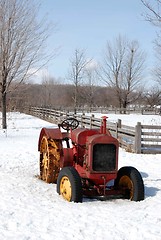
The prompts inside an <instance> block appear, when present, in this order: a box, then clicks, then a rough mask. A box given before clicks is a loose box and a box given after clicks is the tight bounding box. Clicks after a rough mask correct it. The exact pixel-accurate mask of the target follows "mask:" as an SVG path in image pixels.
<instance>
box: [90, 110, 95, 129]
mask: <svg viewBox="0 0 161 240" xmlns="http://www.w3.org/2000/svg"><path fill="white" fill-rule="evenodd" d="M93 118H94V114H92V115H91V117H90V129H92V125H93Z"/></svg>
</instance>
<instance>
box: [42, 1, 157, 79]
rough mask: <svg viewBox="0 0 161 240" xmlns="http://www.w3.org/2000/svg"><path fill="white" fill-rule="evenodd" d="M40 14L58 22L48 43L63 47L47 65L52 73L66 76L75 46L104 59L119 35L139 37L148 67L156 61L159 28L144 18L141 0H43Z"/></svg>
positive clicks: (132, 37)
mask: <svg viewBox="0 0 161 240" xmlns="http://www.w3.org/2000/svg"><path fill="white" fill-rule="evenodd" d="M41 2H42V9H41V14H42V15H44V14H47V16H48V19H49V20H50V21H52V22H53V23H56V24H57V29H58V30H57V32H54V33H53V36H52V41H51V42H50V44H49V46H53V47H60V50H59V55H58V56H57V57H56V59H55V60H53V61H52V62H51V63H50V65H49V66H48V71H49V74H51V75H52V76H55V77H56V78H58V77H61V78H65V76H66V75H67V72H68V70H69V59H70V58H71V57H72V56H73V53H74V50H75V49H76V48H79V49H86V56H87V57H89V58H94V59H95V60H96V61H99V60H100V59H101V55H102V51H103V49H104V48H105V45H106V42H107V41H108V40H110V41H111V40H113V39H114V38H116V37H117V36H118V35H119V34H121V35H123V36H126V37H127V38H128V39H130V40H138V41H139V43H140V47H141V48H142V49H143V50H145V51H146V52H147V66H148V67H149V68H150V67H151V66H152V65H153V62H154V52H153V41H154V39H155V36H156V29H155V28H154V27H153V26H151V25H150V24H149V23H148V22H146V21H145V20H144V17H143V16H142V14H143V13H145V10H146V9H145V7H144V6H143V5H142V3H141V1H140V0H41Z"/></svg>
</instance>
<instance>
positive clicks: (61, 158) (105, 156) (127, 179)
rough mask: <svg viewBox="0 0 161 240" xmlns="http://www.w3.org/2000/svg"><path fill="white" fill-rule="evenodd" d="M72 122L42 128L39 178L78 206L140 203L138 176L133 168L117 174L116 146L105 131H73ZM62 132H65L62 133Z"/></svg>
mask: <svg viewBox="0 0 161 240" xmlns="http://www.w3.org/2000/svg"><path fill="white" fill-rule="evenodd" d="M78 125H79V122H78V121H77V120H76V119H74V118H69V119H66V120H64V121H63V122H62V123H61V124H58V128H43V129H42V130H41V133H40V137H39V144H38V149H39V151H40V178H41V179H42V180H44V181H45V182H47V183H57V192H58V194H60V195H62V196H63V197H64V198H65V199H66V200H67V201H74V202H82V199H83V196H88V197H96V196H100V197H121V198H126V199H130V200H133V201H140V200H143V199H144V184H143V180H142V177H141V174H140V173H139V172H138V170H137V169H136V168H134V167H129V166H127V167H122V168H121V169H119V170H118V150H119V142H118V140H117V139H116V138H114V137H112V136H111V134H110V132H109V131H108V129H107V128H106V117H103V118H102V124H101V127H100V129H86V128H77V127H78ZM63 129H64V130H65V131H63Z"/></svg>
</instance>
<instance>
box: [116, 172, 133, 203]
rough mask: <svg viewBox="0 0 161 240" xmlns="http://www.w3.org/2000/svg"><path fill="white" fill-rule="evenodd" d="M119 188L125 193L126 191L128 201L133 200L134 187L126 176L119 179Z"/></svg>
mask: <svg viewBox="0 0 161 240" xmlns="http://www.w3.org/2000/svg"><path fill="white" fill-rule="evenodd" d="M119 187H121V189H123V190H125V192H127V191H128V194H129V199H130V200H131V199H132V198H133V193H134V186H133V182H132V181H131V179H130V178H129V177H128V176H122V177H121V178H120V181H119Z"/></svg>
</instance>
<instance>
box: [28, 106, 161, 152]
mask: <svg viewBox="0 0 161 240" xmlns="http://www.w3.org/2000/svg"><path fill="white" fill-rule="evenodd" d="M25 112H26V113H28V114H30V115H33V116H36V117H38V118H41V119H43V120H46V121H49V122H52V123H54V124H58V123H61V121H63V120H64V119H66V118H68V117H74V118H76V119H77V120H78V121H79V122H80V127H87V128H99V127H100V124H101V118H95V116H94V115H91V116H87V115H85V114H84V113H83V114H74V113H70V112H65V111H58V110H54V109H48V108H40V107H31V108H30V109H27V110H26V111H25ZM107 127H108V129H109V130H110V132H111V134H112V136H114V137H116V138H117V139H118V140H119V142H120V146H121V147H123V148H124V149H125V150H126V151H129V152H133V153H153V154H154V153H161V126H154V125H141V123H140V122H138V123H137V125H136V126H135V127H131V126H126V125H123V124H122V122H121V120H120V119H118V121H117V122H110V121H107Z"/></svg>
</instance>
